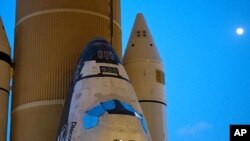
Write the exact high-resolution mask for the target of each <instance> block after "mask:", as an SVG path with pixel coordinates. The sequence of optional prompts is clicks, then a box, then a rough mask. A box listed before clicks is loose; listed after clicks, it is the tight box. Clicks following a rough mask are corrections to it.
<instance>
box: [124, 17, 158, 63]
mask: <svg viewBox="0 0 250 141" xmlns="http://www.w3.org/2000/svg"><path fill="white" fill-rule="evenodd" d="M133 61H157V62H161V58H160V56H159V53H158V51H157V48H156V45H155V43H154V40H153V38H152V36H151V33H150V30H149V28H148V26H147V24H146V21H145V19H144V16H143V14H141V13H139V14H137V16H136V20H135V22H134V25H133V29H132V32H131V34H130V38H129V42H128V44H127V48H126V51H125V55H124V57H123V63H128V62H133Z"/></svg>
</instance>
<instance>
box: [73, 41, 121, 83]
mask: <svg viewBox="0 0 250 141" xmlns="http://www.w3.org/2000/svg"><path fill="white" fill-rule="evenodd" d="M88 61H95V62H96V63H108V64H117V65H118V64H121V63H120V60H119V58H118V56H117V54H116V52H115V50H114V49H113V48H112V46H111V45H110V44H109V43H108V42H107V41H106V40H104V39H102V38H98V39H94V40H92V41H90V42H89V43H88V44H87V46H86V47H85V49H84V50H83V52H82V54H81V56H80V60H79V62H78V65H77V69H76V71H75V74H74V79H73V83H74V82H76V81H78V80H79V79H80V77H81V75H80V73H81V70H82V69H83V67H84V64H85V63H86V62H88Z"/></svg>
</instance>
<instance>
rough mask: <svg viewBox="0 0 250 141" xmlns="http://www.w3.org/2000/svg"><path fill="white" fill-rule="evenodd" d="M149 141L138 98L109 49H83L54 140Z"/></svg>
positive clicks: (100, 45) (96, 45) (93, 45)
mask: <svg viewBox="0 0 250 141" xmlns="http://www.w3.org/2000/svg"><path fill="white" fill-rule="evenodd" d="M82 140H86V141H151V137H150V134H149V132H148V128H147V125H146V122H145V120H144V117H143V115H142V111H141V108H140V105H139V103H138V99H137V97H136V95H135V92H134V90H133V87H132V85H131V83H130V81H129V79H128V76H127V73H126V71H125V69H124V68H123V66H122V65H121V63H120V61H119V59H118V57H117V55H116V53H115V52H114V50H113V49H112V47H111V46H110V45H109V44H108V43H107V42H106V41H105V40H102V39H98V40H94V41H92V42H90V43H89V44H88V46H87V47H86V49H85V50H84V52H83V54H82V56H81V58H80V61H79V64H78V66H77V69H76V72H75V74H74V78H73V83H72V89H71V93H70V95H68V97H67V99H66V101H65V105H64V111H63V115H62V118H61V125H60V129H59V132H58V137H57V141H82Z"/></svg>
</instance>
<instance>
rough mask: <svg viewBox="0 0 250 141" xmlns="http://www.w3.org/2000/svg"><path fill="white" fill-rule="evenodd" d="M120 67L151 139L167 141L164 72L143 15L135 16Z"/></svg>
mask: <svg viewBox="0 0 250 141" xmlns="http://www.w3.org/2000/svg"><path fill="white" fill-rule="evenodd" d="M123 65H124V67H125V69H126V71H127V73H128V76H129V79H130V80H131V82H132V85H133V87H134V89H135V92H136V95H137V97H138V99H139V102H140V105H141V108H142V111H143V113H144V116H145V118H146V121H147V123H148V127H149V131H150V134H151V137H152V140H153V141H166V140H167V135H166V98H165V78H164V69H163V64H162V60H161V58H160V56H159V53H158V51H157V48H156V45H155V43H154V41H153V38H152V36H151V34H150V31H149V29H148V27H147V24H146V22H145V20H144V17H143V15H142V14H138V15H137V17H136V21H135V23H134V26H133V29H132V32H131V35H130V39H129V42H128V44H127V48H126V52H125V55H124V57H123Z"/></svg>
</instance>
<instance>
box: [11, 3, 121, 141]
mask: <svg viewBox="0 0 250 141" xmlns="http://www.w3.org/2000/svg"><path fill="white" fill-rule="evenodd" d="M16 12H17V13H16V14H17V15H16V29H15V53H14V59H15V73H14V85H13V96H14V97H13V111H12V141H34V140H36V141H45V140H46V141H54V140H55V137H56V132H57V129H58V123H59V118H60V116H61V110H62V104H63V101H64V98H65V95H66V94H67V93H68V92H69V86H70V83H71V77H72V74H73V71H74V69H75V67H76V63H77V60H78V58H79V56H80V53H81V52H82V50H83V48H84V46H85V45H86V43H87V42H89V41H90V40H92V39H93V38H96V37H103V38H105V39H106V40H108V41H110V40H111V29H110V27H111V26H110V24H111V21H110V18H109V17H110V1H109V0H101V1H100V0H84V1H83V0H74V1H72V0H60V1H59V0H17V11H16ZM113 12H114V13H113V18H114V20H113V30H114V32H113V34H114V36H113V46H114V47H115V50H116V51H117V53H118V54H119V55H120V56H121V29H120V1H119V0H115V1H114V3H113Z"/></svg>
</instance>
